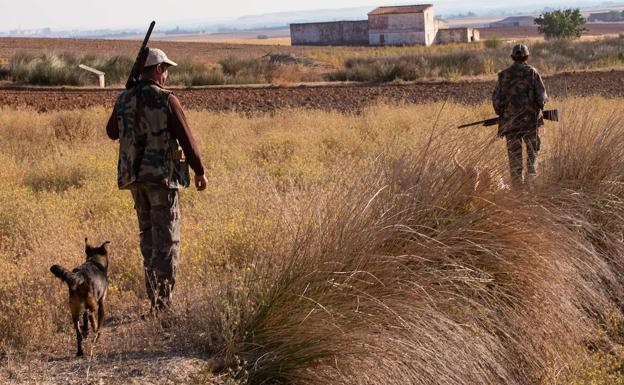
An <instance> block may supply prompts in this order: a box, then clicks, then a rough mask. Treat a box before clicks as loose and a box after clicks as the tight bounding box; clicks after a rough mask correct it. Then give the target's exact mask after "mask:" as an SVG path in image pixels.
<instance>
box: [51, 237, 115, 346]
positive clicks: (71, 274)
mask: <svg viewBox="0 0 624 385" xmlns="http://www.w3.org/2000/svg"><path fill="white" fill-rule="evenodd" d="M109 243H110V242H108V241H107V242H104V243H102V245H101V246H100V247H92V246H90V245H89V243H88V242H87V239H86V238H85V253H86V254H87V261H86V262H85V263H83V264H82V265H80V266H78V267H77V268H75V269H74V270H73V271H69V270H67V269H66V268H64V267H63V266H60V265H54V266H52V267H51V268H50V271H51V272H52V274H54V275H55V276H57V277H58V278H60V279H61V280H62V281H64V282H66V283H67V286H68V287H69V309H70V311H71V316H72V323H73V325H74V329H75V330H76V339H77V345H78V351H77V352H76V356H82V355H83V351H82V339H83V338H87V336H88V335H89V323H88V322H87V320H88V321H89V322H90V323H91V328H92V329H93V331H94V332H96V333H97V334H96V337H95V340H96V341H97V338H98V337H99V334H100V328H101V327H102V322H103V321H104V298H106V290H107V289H108V250H107V245H108V244H109ZM96 308H97V315H98V322H97V325H96V323H95V315H94V312H95V310H96ZM81 315H82V330H81V329H80V325H79V322H80V316H81Z"/></svg>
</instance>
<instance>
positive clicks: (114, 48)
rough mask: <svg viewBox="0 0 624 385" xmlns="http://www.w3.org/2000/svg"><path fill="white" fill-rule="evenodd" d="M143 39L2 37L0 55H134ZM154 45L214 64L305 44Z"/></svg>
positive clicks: (291, 50)
mask: <svg viewBox="0 0 624 385" xmlns="http://www.w3.org/2000/svg"><path fill="white" fill-rule="evenodd" d="M139 45H140V42H138V41H135V40H103V39H97V40H96V39H42V38H0V58H7V59H8V58H11V57H13V55H14V54H15V53H17V52H26V53H30V54H34V55H37V54H42V53H63V52H72V53H75V54H88V55H96V56H107V55H110V56H113V55H123V56H130V57H134V56H135V55H136V53H137V51H138V49H139ZM150 45H151V46H154V47H158V48H161V49H163V50H164V51H165V52H167V55H169V56H170V57H172V58H175V60H176V61H185V60H188V61H192V62H197V63H204V64H214V63H217V62H218V61H219V60H221V59H223V58H225V57H228V56H233V55H234V56H237V57H240V58H257V57H260V56H263V55H265V54H266V53H268V52H271V53H293V54H297V53H300V52H302V51H303V50H305V47H290V46H278V45H274V44H267V45H261V44H231V43H205V42H203V43H202V42H172V41H158V40H153V41H152V42H151V44H150Z"/></svg>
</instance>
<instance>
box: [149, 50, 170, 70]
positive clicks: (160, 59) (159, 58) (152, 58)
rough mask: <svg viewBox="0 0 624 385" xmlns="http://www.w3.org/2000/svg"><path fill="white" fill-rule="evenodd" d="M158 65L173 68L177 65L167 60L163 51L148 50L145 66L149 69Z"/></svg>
mask: <svg viewBox="0 0 624 385" xmlns="http://www.w3.org/2000/svg"><path fill="white" fill-rule="evenodd" d="M160 63H166V64H169V65H170V66H173V67H175V66H177V65H178V63H176V62H174V61H172V60H169V58H168V57H167V55H166V54H165V53H164V52H163V50H161V49H158V48H150V49H149V53H148V54H147V60H145V66H146V67H151V66H155V65H156V64H160Z"/></svg>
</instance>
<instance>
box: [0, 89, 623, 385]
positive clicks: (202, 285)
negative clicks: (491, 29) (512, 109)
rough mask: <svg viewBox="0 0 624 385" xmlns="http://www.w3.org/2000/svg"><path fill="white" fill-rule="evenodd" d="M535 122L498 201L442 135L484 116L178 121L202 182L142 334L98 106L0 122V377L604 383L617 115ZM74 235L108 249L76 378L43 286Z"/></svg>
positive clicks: (578, 112) (477, 152)
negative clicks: (524, 185)
mask: <svg viewBox="0 0 624 385" xmlns="http://www.w3.org/2000/svg"><path fill="white" fill-rule="evenodd" d="M555 104H556V105H557V106H558V107H560V109H561V111H562V122H561V123H560V124H559V125H554V124H548V125H547V127H546V128H545V129H544V140H543V148H544V150H543V154H542V162H541V164H540V178H539V181H538V182H537V183H536V184H535V185H533V187H532V189H531V191H517V192H512V191H506V190H499V189H498V184H499V180H498V179H499V176H502V177H503V178H505V179H506V178H507V175H506V172H505V158H504V155H503V154H504V144H503V143H502V141H500V140H497V139H496V138H495V137H494V135H493V131H492V130H490V129H485V128H475V129H472V130H470V131H458V130H457V129H455V128H454V126H455V125H456V124H457V123H459V122H462V121H469V120H472V119H476V118H482V117H483V118H484V117H487V116H489V115H490V107H489V106H486V105H483V106H480V107H477V108H475V107H466V106H460V105H443V104H432V105H428V106H403V107H401V106H398V107H397V106H394V107H389V106H384V105H379V106H375V107H371V108H369V109H367V110H366V111H364V112H363V113H362V114H359V115H344V114H339V113H335V112H321V111H314V110H289V111H281V112H276V113H274V114H266V115H257V116H253V117H245V116H242V115H237V114H233V113H230V114H213V113H208V112H201V111H200V112H197V111H195V112H193V111H191V112H189V119H190V122H191V125H192V127H194V129H195V132H196V133H197V136H198V139H199V142H200V143H201V148H202V151H203V153H204V154H205V157H206V161H207V163H208V164H209V165H210V167H209V178H210V181H211V184H210V188H209V190H208V191H207V192H205V193H202V194H200V193H197V192H195V191H191V190H188V191H185V192H184V193H183V194H182V205H183V246H182V249H183V250H182V252H183V258H182V265H181V272H180V278H179V282H180V284H179V287H178V288H177V307H176V309H175V312H174V314H173V315H172V316H171V319H167V320H166V321H167V322H165V323H161V322H159V320H147V321H142V320H141V319H140V318H139V315H140V314H141V313H142V312H144V311H145V307H144V304H145V296H144V293H143V283H142V272H141V258H140V256H139V250H138V246H137V234H136V220H135V217H134V213H133V209H132V202H131V199H130V196H129V194H128V193H127V192H124V191H121V192H120V191H118V190H117V189H116V188H115V162H116V146H115V144H114V143H112V142H109V141H108V139H107V138H106V137H105V134H104V122H105V119H106V118H107V112H106V111H104V110H102V109H91V110H82V111H66V112H54V113H52V112H48V113H34V112H33V111H30V110H13V109H11V110H8V109H5V110H3V111H1V113H0V140H1V141H2V143H3V144H4V146H3V147H4V151H2V152H1V153H0V161H1V162H2V164H3V167H1V168H0V179H1V180H2V185H1V186H0V201H1V202H2V205H1V206H0V271H2V277H3V279H2V280H1V281H0V352H1V353H0V379H1V382H3V383H70V384H74V383H88V382H94V383H98V381H101V382H103V383H107V384H109V383H113V384H122V383H123V384H125V383H150V382H152V383H165V382H167V381H170V382H171V383H175V382H187V383H211V382H213V381H224V382H227V381H233V380H235V381H236V382H237V383H246V384H261V383H309V384H318V383H332V384H340V383H343V384H407V383H411V384H477V383H489V384H571V383H576V384H598V383H599V384H620V383H622V381H623V373H624V370H623V366H622V356H621V352H622V346H621V345H620V344H621V343H622V342H623V340H624V318H623V317H622V306H623V305H624V303H623V299H624V297H623V295H624V286H623V281H622V273H624V264H623V262H624V260H623V259H622V255H623V252H624V241H623V239H624V238H623V234H622V228H623V225H624V184H623V182H624V153H622V152H623V151H624V150H623V149H624V112H622V101H621V100H619V99H615V100H606V99H599V98H586V99H567V100H559V101H556V102H555ZM454 157H455V158H456V159H457V161H458V162H459V163H460V164H461V165H462V167H463V168H465V171H462V169H461V168H459V167H458V166H457V164H456V162H455V161H454V160H453V158H454ZM477 174H478V175H480V176H477ZM476 182H479V183H476ZM85 236H89V237H90V238H91V239H93V240H97V241H103V240H110V241H111V242H112V244H111V249H112V256H111V267H112V271H111V276H112V283H111V286H110V294H109V304H110V306H109V308H110V316H111V319H109V320H108V327H107V328H106V331H105V334H104V337H103V339H102V340H101V342H100V343H99V345H98V346H95V347H93V346H92V345H88V347H87V349H88V350H87V351H89V349H91V348H92V350H91V352H92V354H93V355H92V356H91V357H90V358H87V359H82V360H78V359H75V358H73V357H72V353H73V337H72V333H71V330H70V325H69V322H67V319H68V312H67V309H66V306H65V301H66V290H65V289H64V287H63V286H62V285H61V284H60V283H59V282H58V281H57V280H55V279H54V277H53V276H52V274H50V273H49V272H48V268H49V266H50V265H51V264H53V263H62V264H64V265H65V266H74V265H76V264H78V263H80V261H81V258H82V257H81V255H82V252H81V248H82V239H83V238H84V237H85ZM171 323H173V324H174V325H175V327H173V328H167V327H166V326H167V324H171ZM163 325H164V326H165V327H164V328H163ZM212 356H216V357H218V358H224V359H225V360H226V361H227V363H228V364H229V365H230V369H229V370H228V371H226V374H224V375H222V377H220V378H218V379H216V378H215V377H213V376H212V375H211V374H210V373H209V372H210V367H211V361H207V358H209V357H212ZM171 357H175V358H176V360H177V359H178V358H180V359H185V360H186V361H184V362H183V364H182V369H180V370H181V371H182V373H181V372H180V371H176V370H173V366H174V364H175V362H178V363H179V361H175V362H172V361H171V360H169V361H167V360H168V359H170V358H171ZM191 361H192V364H190V363H189V362H191ZM204 363H205V364H204ZM152 370H153V372H151V371H152ZM154 373H156V374H154Z"/></svg>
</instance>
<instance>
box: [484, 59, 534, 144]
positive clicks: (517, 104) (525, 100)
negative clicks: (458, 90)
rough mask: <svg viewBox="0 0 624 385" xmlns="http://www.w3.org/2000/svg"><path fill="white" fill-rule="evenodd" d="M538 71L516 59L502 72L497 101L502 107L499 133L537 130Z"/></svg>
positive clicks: (499, 79)
mask: <svg viewBox="0 0 624 385" xmlns="http://www.w3.org/2000/svg"><path fill="white" fill-rule="evenodd" d="M537 76H538V75H537V72H536V71H535V69H534V68H533V67H531V66H530V65H528V64H524V63H520V62H516V63H514V64H513V65H511V67H509V68H507V69H506V70H504V71H502V72H500V73H499V74H498V82H499V86H500V88H499V90H498V95H497V96H496V97H497V100H496V101H495V103H497V104H498V106H499V108H500V109H501V110H502V115H501V116H500V127H499V134H501V135H505V134H508V133H515V132H518V133H521V132H532V131H535V130H537V127H538V122H539V115H540V107H539V105H538V103H537V100H536V90H535V82H536V77H537Z"/></svg>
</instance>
